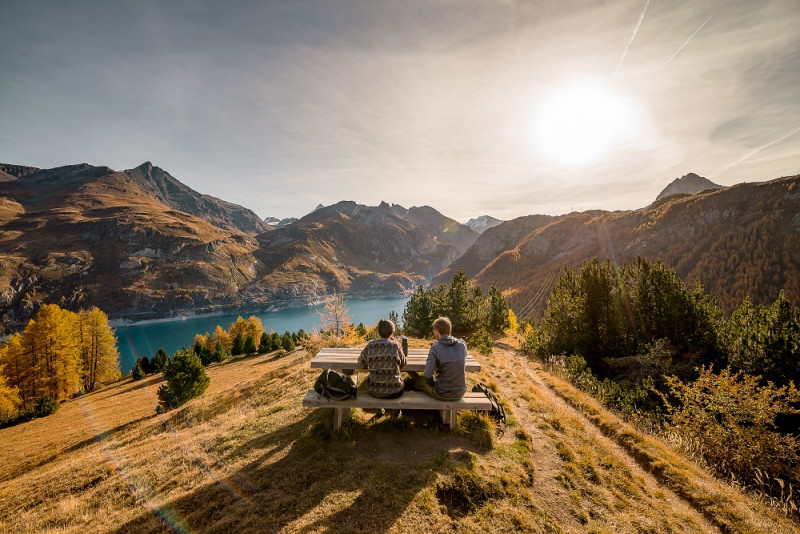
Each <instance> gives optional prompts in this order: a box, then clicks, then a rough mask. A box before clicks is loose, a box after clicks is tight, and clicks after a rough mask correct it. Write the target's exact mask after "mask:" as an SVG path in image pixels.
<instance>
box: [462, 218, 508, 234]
mask: <svg viewBox="0 0 800 534" xmlns="http://www.w3.org/2000/svg"><path fill="white" fill-rule="evenodd" d="M502 222H503V221H501V220H500V219H495V218H494V217H492V216H490V215H481V216H480V217H475V218H472V219H470V220H468V221H467V222H466V226H469V227H470V228H472V229H473V230H475V231H476V232H478V233H479V234H482V233H483V232H485V231H486V230H488V229H489V228H493V227H495V226H497V225H498V224H500V223H502Z"/></svg>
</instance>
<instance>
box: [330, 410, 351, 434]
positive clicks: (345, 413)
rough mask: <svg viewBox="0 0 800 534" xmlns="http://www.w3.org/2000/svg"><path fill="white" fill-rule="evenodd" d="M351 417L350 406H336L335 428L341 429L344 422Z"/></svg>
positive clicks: (334, 414) (334, 413) (334, 411)
mask: <svg viewBox="0 0 800 534" xmlns="http://www.w3.org/2000/svg"><path fill="white" fill-rule="evenodd" d="M349 419H350V408H334V409H333V429H334V430H339V429H340V428H342V423H343V422H345V421H347V420H349Z"/></svg>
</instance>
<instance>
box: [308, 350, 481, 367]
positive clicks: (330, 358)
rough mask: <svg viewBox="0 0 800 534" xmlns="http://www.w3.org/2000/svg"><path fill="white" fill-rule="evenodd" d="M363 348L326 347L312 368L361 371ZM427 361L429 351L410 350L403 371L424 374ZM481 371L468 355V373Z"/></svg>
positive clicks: (318, 354)
mask: <svg viewBox="0 0 800 534" xmlns="http://www.w3.org/2000/svg"><path fill="white" fill-rule="evenodd" d="M362 348H363V347H342V348H339V347H337V348H332V347H325V348H323V349H322V350H320V351H319V352H318V353H317V355H316V356H314V359H313V360H311V368H312V369H348V370H354V371H355V370H359V367H358V356H359V355H360V354H361V350H362ZM427 359H428V349H408V357H407V358H406V365H405V366H404V367H403V369H402V370H403V371H418V372H422V371H424V370H425V362H426V361H427ZM480 370H481V364H480V363H478V362H477V361H476V360H475V358H473V357H472V355H471V354H469V353H467V362H466V371H467V372H468V373H477V372H478V371H480Z"/></svg>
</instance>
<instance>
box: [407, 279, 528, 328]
mask: <svg viewBox="0 0 800 534" xmlns="http://www.w3.org/2000/svg"><path fill="white" fill-rule="evenodd" d="M442 316H444V317H449V318H450V321H451V322H452V323H453V332H454V333H455V334H457V335H459V336H467V335H469V334H473V335H474V334H476V333H478V331H479V330H481V329H488V330H489V331H492V332H502V331H503V330H505V329H507V328H512V327H513V328H512V329H516V316H515V315H514V312H513V311H511V310H510V309H509V307H508V303H507V302H506V298H505V296H504V295H503V293H502V292H501V291H500V289H498V287H497V286H496V285H495V284H492V287H491V288H489V292H488V295H486V296H484V293H483V290H482V289H481V288H480V287H478V286H473V285H472V283H471V282H470V281H469V279H468V278H467V275H466V273H465V272H464V269H459V270H458V272H457V273H456V274H455V275H453V280H452V281H451V282H450V285H448V284H444V283H442V284H439V285H437V286H436V287H433V288H431V289H425V288H423V287H422V286H419V287H418V288H417V290H416V292H415V293H414V294H413V295H411V297H410V298H409V300H408V302H407V303H406V306H405V309H404V310H403V331H404V333H406V334H407V335H410V336H415V337H423V338H424V337H429V336H430V335H432V334H433V321H434V319H436V318H437V317H442ZM481 336H482V333H481Z"/></svg>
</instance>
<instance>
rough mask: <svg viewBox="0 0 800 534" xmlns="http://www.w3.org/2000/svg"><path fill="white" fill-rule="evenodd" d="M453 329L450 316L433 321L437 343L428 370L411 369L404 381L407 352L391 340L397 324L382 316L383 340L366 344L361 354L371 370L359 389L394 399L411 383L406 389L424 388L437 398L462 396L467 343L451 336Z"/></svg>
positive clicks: (361, 361) (380, 330) (362, 362)
mask: <svg viewBox="0 0 800 534" xmlns="http://www.w3.org/2000/svg"><path fill="white" fill-rule="evenodd" d="M452 328H453V327H452V324H451V322H450V319H448V318H447V317H439V318H438V319H436V320H435V321H434V322H433V335H434V337H435V338H436V343H434V344H433V346H432V347H431V349H430V351H429V352H428V359H427V361H426V362H425V371H424V372H423V373H422V376H420V375H419V374H418V373H417V372H415V371H409V372H408V375H409V379H408V380H407V381H406V383H404V381H403V377H402V375H401V371H400V369H401V368H402V367H403V366H405V364H406V355H405V353H404V352H403V349H402V347H401V345H400V343H398V342H397V341H395V340H394V339H392V334H394V323H393V322H392V321H389V320H387V319H381V320H380V321H378V335H379V336H380V339H375V340H372V341H370V342H369V343H367V346H366V347H364V350H362V351H361V354H360V355H359V357H358V365H359V367H360V368H362V369H369V375H367V378H366V379H365V380H364V381H363V382H362V383H361V385H359V388H358V389H359V390H361V391H363V390H365V389H366V391H367V393H369V394H370V395H372V396H373V397H379V398H383V399H395V398H397V397H399V396H400V395H402V394H403V390H404V388H406V386H408V387H407V388H406V389H412V388H413V389H417V390H419V391H424V392H425V393H427V394H428V395H430V396H431V397H433V398H434V399H438V400H444V401H448V400H458V399H460V398H461V397H463V396H464V393H465V392H466V391H467V380H466V362H467V345H466V344H465V343H464V340H462V339H457V338H454V337H453V336H451V335H450V333H451V331H452Z"/></svg>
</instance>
